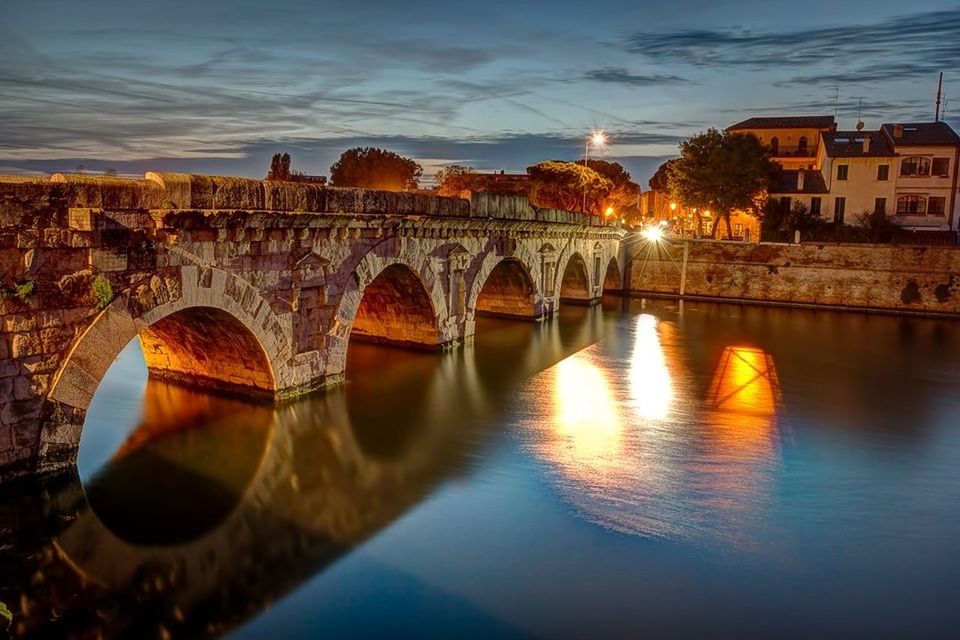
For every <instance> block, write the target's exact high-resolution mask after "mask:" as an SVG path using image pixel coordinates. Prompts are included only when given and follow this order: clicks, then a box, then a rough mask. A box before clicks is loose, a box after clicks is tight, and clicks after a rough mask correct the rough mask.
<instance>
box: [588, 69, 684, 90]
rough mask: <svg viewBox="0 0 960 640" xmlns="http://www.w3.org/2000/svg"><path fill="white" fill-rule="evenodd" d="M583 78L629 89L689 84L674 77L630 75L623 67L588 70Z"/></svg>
mask: <svg viewBox="0 0 960 640" xmlns="http://www.w3.org/2000/svg"><path fill="white" fill-rule="evenodd" d="M583 76H584V77H585V78H586V79H587V80H594V81H596V82H609V83H613V84H622V85H627V86H630V87H653V86H662V85H674V84H689V83H690V81H689V80H687V79H685V78H681V77H680V76H674V75H662V74H654V75H637V74H633V73H630V72H629V71H627V70H626V69H625V68H623V67H604V68H602V69H590V70H589V71H587V72H586V73H584V74H583Z"/></svg>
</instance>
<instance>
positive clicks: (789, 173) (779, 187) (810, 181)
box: [770, 169, 827, 194]
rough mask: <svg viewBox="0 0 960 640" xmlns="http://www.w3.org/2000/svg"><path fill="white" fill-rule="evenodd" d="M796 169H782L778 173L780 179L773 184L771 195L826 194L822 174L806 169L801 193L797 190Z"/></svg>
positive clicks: (825, 185)
mask: <svg viewBox="0 0 960 640" xmlns="http://www.w3.org/2000/svg"><path fill="white" fill-rule="evenodd" d="M797 172H798V170H797V169H784V170H783V171H781V172H780V177H779V179H778V180H777V182H776V183H775V184H774V187H773V189H771V190H770V193H771V194H781V193H783V194H788V193H812V194H818V193H827V183H826V182H824V180H823V174H822V173H820V172H819V171H815V170H812V169H807V170H805V171H804V176H803V191H798V190H797Z"/></svg>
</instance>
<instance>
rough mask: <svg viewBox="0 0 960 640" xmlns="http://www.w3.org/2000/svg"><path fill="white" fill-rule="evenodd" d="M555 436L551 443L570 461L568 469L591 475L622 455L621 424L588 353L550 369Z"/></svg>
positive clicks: (602, 376)
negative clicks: (552, 377)
mask: <svg viewBox="0 0 960 640" xmlns="http://www.w3.org/2000/svg"><path fill="white" fill-rule="evenodd" d="M553 375H554V380H555V381H554V385H553V386H554V392H553V403H554V407H555V411H556V418H555V423H554V424H555V426H556V438H555V439H554V440H553V441H552V445H551V446H552V447H553V448H555V449H560V450H561V451H562V455H559V456H556V458H555V459H556V461H557V462H559V463H561V464H564V463H566V462H568V461H572V462H574V463H575V464H573V465H571V466H570V468H569V469H568V473H571V474H577V475H579V476H583V477H585V478H595V477H596V476H597V474H605V472H608V471H610V470H611V469H612V468H613V467H615V466H616V464H617V463H618V461H619V460H620V459H621V456H622V451H621V449H622V438H623V425H622V424H621V422H620V416H619V414H618V410H619V407H618V406H617V404H616V401H615V400H614V398H613V395H612V391H611V388H610V382H609V381H608V380H607V377H606V373H605V372H604V371H603V369H601V368H600V367H598V366H597V365H596V364H595V363H594V362H592V361H591V358H590V356H589V355H588V354H583V353H577V354H574V355H572V356H570V357H569V358H567V359H566V360H564V361H563V362H561V363H559V364H558V365H556V366H555V367H554V369H553Z"/></svg>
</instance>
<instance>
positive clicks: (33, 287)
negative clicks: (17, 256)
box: [14, 280, 37, 302]
mask: <svg viewBox="0 0 960 640" xmlns="http://www.w3.org/2000/svg"><path fill="white" fill-rule="evenodd" d="M36 291H37V283H36V282H34V281H33V280H27V281H26V282H21V283H19V284H18V285H17V288H16V290H15V291H14V295H15V296H17V298H19V299H20V301H21V302H26V301H27V299H28V298H31V297H33V294H34V293H36Z"/></svg>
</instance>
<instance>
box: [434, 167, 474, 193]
mask: <svg viewBox="0 0 960 640" xmlns="http://www.w3.org/2000/svg"><path fill="white" fill-rule="evenodd" d="M435 180H436V185H437V186H436V187H435V189H436V191H437V193H438V194H439V195H441V196H459V195H462V194H463V193H464V192H465V191H479V187H480V176H478V175H477V172H476V170H475V169H472V168H471V167H466V166H464V165H462V164H452V165H450V166H448V167H444V168H443V169H440V170H439V171H437V175H436V176H435Z"/></svg>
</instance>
